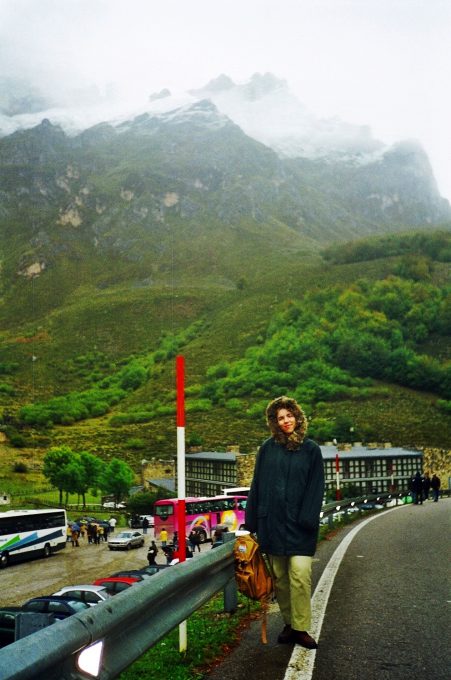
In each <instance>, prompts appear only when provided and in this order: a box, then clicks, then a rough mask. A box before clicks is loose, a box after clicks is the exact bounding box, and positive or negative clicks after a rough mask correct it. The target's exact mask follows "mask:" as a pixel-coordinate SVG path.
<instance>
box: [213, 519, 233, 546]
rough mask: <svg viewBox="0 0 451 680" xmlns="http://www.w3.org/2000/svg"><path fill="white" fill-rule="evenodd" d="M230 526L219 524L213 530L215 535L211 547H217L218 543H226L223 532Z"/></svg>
mask: <svg viewBox="0 0 451 680" xmlns="http://www.w3.org/2000/svg"><path fill="white" fill-rule="evenodd" d="M228 530H229V528H228V527H227V526H226V525H225V524H218V525H217V526H216V528H215V530H214V532H213V537H212V541H211V547H212V548H216V547H217V546H218V545H222V544H223V543H224V536H223V534H224V533H225V532H226V531H228Z"/></svg>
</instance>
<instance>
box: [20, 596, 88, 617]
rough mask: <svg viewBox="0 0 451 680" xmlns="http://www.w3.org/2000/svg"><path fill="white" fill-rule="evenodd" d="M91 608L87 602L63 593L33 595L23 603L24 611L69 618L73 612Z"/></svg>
mask: <svg viewBox="0 0 451 680" xmlns="http://www.w3.org/2000/svg"><path fill="white" fill-rule="evenodd" d="M85 609H89V605H88V604H86V602H81V601H80V600H75V599H73V598H70V597H62V596H61V595H44V596H42V597H33V598H32V599H31V600H28V601H27V602H25V603H24V604H23V605H22V611H24V612H39V613H40V614H53V615H54V617H55V619H67V617H68V616H72V614H77V613H78V612H82V611H85Z"/></svg>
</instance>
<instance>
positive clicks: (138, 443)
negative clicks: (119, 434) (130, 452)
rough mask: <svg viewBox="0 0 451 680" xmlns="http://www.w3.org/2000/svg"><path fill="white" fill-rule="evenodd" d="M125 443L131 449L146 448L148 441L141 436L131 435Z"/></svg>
mask: <svg viewBox="0 0 451 680" xmlns="http://www.w3.org/2000/svg"><path fill="white" fill-rule="evenodd" d="M125 445H126V446H127V447H128V448H129V449H136V450H139V449H144V448H145V447H146V442H145V441H144V440H143V439H140V437H130V439H127V441H126V442H125Z"/></svg>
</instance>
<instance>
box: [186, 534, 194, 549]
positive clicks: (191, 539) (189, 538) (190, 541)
mask: <svg viewBox="0 0 451 680" xmlns="http://www.w3.org/2000/svg"><path fill="white" fill-rule="evenodd" d="M186 540H187V541H188V545H189V548H190V550H191V552H194V547H195V545H196V542H195V533H194V530H193V529H191V531H190V532H189V534H188V536H187V537H186Z"/></svg>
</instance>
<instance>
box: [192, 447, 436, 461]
mask: <svg viewBox="0 0 451 680" xmlns="http://www.w3.org/2000/svg"><path fill="white" fill-rule="evenodd" d="M320 449H321V453H322V454H323V458H324V460H332V459H334V460H335V456H336V455H337V452H338V455H339V457H340V458H343V459H345V458H349V459H351V458H418V456H422V455H423V453H422V451H415V450H414V449H404V448H402V447H399V446H394V447H390V448H385V447H380V448H376V449H374V448H370V449H368V448H367V447H366V446H353V447H352V448H350V449H348V450H343V451H337V447H336V446H320ZM243 455H245V454H242V453H238V454H236V453H229V452H227V453H225V452H221V451H202V452H201V453H189V454H187V456H186V458H189V459H190V460H216V461H221V462H227V461H229V462H231V463H235V462H236V459H237V456H243Z"/></svg>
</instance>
